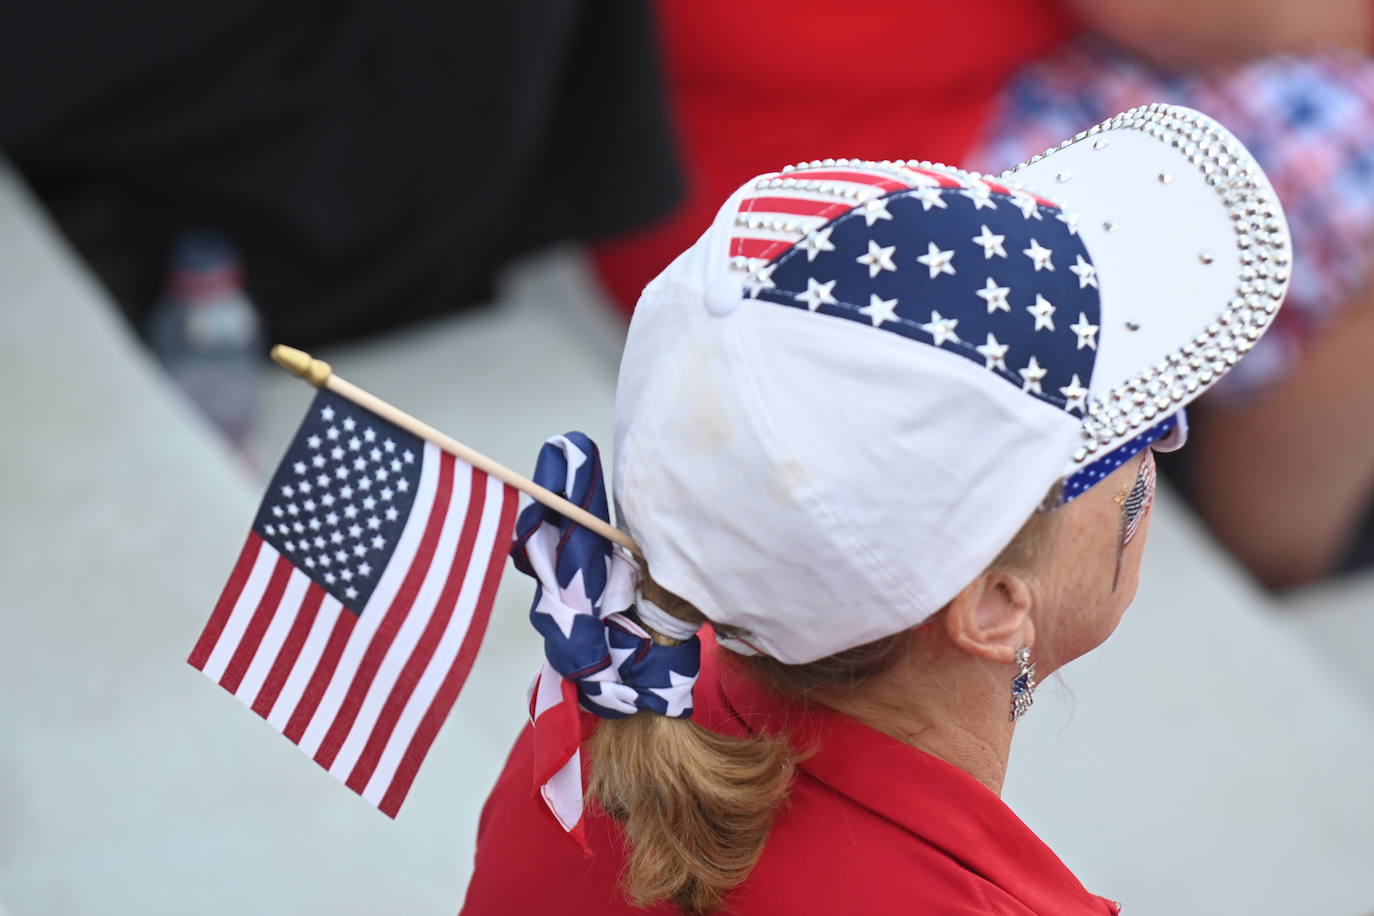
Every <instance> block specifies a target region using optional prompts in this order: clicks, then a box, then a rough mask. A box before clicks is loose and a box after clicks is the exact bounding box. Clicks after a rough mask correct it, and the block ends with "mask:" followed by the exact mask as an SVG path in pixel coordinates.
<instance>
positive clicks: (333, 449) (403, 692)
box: [188, 390, 518, 817]
mask: <svg viewBox="0 0 1374 916" xmlns="http://www.w3.org/2000/svg"><path fill="white" fill-rule="evenodd" d="M517 509H518V500H517V494H516V491H515V490H514V489H512V488H511V487H509V486H507V485H505V484H503V483H501V482H500V481H498V480H496V479H494V478H492V477H490V476H488V475H487V474H485V473H483V472H482V471H479V470H477V469H476V468H473V467H471V466H470V465H468V464H465V463H464V462H462V461H460V460H458V459H456V458H454V457H453V456H452V455H450V454H448V453H447V452H444V451H442V450H440V449H439V448H438V447H437V446H435V445H434V444H432V443H429V442H426V441H424V440H422V439H420V438H419V437H417V436H414V435H412V434H411V433H408V432H406V431H404V430H402V429H400V428H399V427H397V426H395V425H393V424H392V423H389V422H387V421H386V420H383V419H382V418H380V417H378V416H376V415H375V414H373V413H371V412H369V411H367V410H364V409H363V408H361V407H359V406H357V405H355V404H353V403H352V402H351V401H348V400H346V399H344V398H342V397H339V396H338V395H336V394H333V393H332V392H329V391H326V390H322V391H320V392H319V394H318V396H317V397H316V398H315V401H314V403H313V404H312V405H311V407H310V412H309V413H308V414H307V416H306V418H305V421H304V422H303V423H302V424H301V427H300V430H299V431H298V432H297V433H296V437H295V439H294V440H293V441H292V443H291V447H290V448H289V449H288V450H287V453H286V457H285V458H284V459H283V460H282V463H281V465H280V467H278V468H277V471H276V474H275V475H274V476H273V478H272V483H271V486H270V488H269V489H268V491H267V496H266V498H264V499H263V502H262V506H261V507H260V508H259V509H258V515H257V518H256V519H255V520H254V522H253V527H252V530H251V531H250V532H249V534H248V541H247V543H246V544H245V545H244V547H243V551H242V552H241V553H240V554H239V558H238V562H237V563H235V564H234V569H233V572H232V573H231V574H230V576H229V583H228V584H227V585H226V586H225V588H224V594H223V595H221V596H220V599H219V603H218V604H217V605H216V606H215V610H214V613H212V614H211V616H210V621H209V623H207V624H206V626H205V630H204V632H203V633H202V634H201V637H200V640H199V641H198V642H197V643H196V647H195V649H194V650H193V651H192V652H191V656H190V658H189V659H188V661H189V662H190V663H191V665H193V666H194V667H196V668H198V669H200V670H201V671H203V672H204V673H205V674H206V675H207V676H209V677H210V678H212V679H213V680H214V681H216V682H217V683H218V684H220V686H222V687H224V689H226V690H228V691H229V692H230V693H232V694H233V695H234V696H236V697H238V699H239V700H240V701H241V702H243V703H244V705H246V706H248V707H249V708H250V709H252V710H253V711H254V712H255V713H257V714H258V715H259V716H262V717H263V718H264V719H266V720H267V721H268V722H269V723H271V725H272V726H273V727H274V728H276V729H277V730H278V731H280V732H281V733H282V734H284V735H286V737H287V738H289V739H290V740H291V741H292V742H294V743H295V744H296V745H298V746H299V747H300V748H301V750H303V751H305V752H306V753H307V754H309V755H310V756H311V757H313V758H314V759H315V761H316V762H317V763H318V764H319V765H320V766H322V767H324V768H325V769H326V770H328V771H329V772H330V773H331V774H333V775H334V776H335V777H336V778H337V779H339V780H340V781H341V782H343V783H344V784H345V785H347V786H348V787H349V788H350V789H352V790H353V791H355V792H357V793H358V794H360V795H362V796H363V797H364V798H365V799H367V800H368V801H370V802H372V803H373V804H374V805H376V806H377V807H378V808H380V809H381V810H382V811H383V812H384V813H385V814H387V815H388V816H391V817H395V816H396V812H397V810H398V809H399V808H400V806H401V802H402V801H404V799H405V796H406V793H407V792H408V791H409V789H410V785H411V782H412V781H413V780H414V778H415V773H416V771H417V770H418V769H419V766H420V762H421V761H422V760H423V759H424V756H425V754H426V753H427V752H428V751H429V747H430V745H431V744H432V743H433V741H434V737H435V735H436V734H437V733H438V730H439V726H440V725H441V724H442V723H443V721H444V718H445V717H446V716H447V715H448V712H449V710H450V709H451V708H452V707H453V703H454V701H455V700H456V699H457V697H458V692H459V690H460V689H461V688H462V686H463V682H464V680H465V679H466V678H467V674H468V671H469V669H470V668H471V667H472V662H473V658H474V656H475V655H476V653H477V647H478V646H479V645H480V643H481V641H482V634H483V632H484V631H485V629H486V625H487V618H488V616H489V615H490V612H491V606H492V601H493V598H494V596H495V592H496V586H497V584H498V583H499V581H500V579H501V572H502V569H503V566H504V563H505V559H506V554H507V551H508V550H509V549H510V545H511V538H512V533H513V529H514V524H515V515H516V511H517Z"/></svg>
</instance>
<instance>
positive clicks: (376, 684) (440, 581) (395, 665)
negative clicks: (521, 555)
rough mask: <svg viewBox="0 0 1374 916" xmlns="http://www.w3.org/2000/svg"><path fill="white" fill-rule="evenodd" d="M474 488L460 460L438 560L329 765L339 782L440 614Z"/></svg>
mask: <svg viewBox="0 0 1374 916" xmlns="http://www.w3.org/2000/svg"><path fill="white" fill-rule="evenodd" d="M471 486H472V466H471V465H468V464H464V463H463V462H461V461H455V462H454V474H453V492H452V494H451V495H450V497H449V503H448V512H447V513H446V514H445V516H444V527H443V529H442V530H441V531H440V533H439V543H438V545H437V546H436V547H435V550H434V559H433V560H432V561H430V564H429V569H428V570H427V571H426V572H425V578H424V581H423V582H421V583H420V590H419V591H418V592H417V593H416V595H415V600H414V601H413V602H412V603H411V605H410V610H409V611H408V612H407V613H406V616H405V618H404V619H403V620H402V622H401V627H400V629H399V630H397V631H396V637H395V638H394V639H393V640H392V641H391V645H390V646H389V647H387V650H386V655H385V656H383V658H382V663H381V665H380V666H378V668H377V674H376V676H375V677H374V678H373V679H372V683H371V684H370V685H369V686H368V688H367V696H366V697H364V698H363V703H362V706H360V707H359V708H358V715H357V717H356V718H354V720H353V726H352V727H351V728H350V729H349V731H348V737H346V738H345V739H344V742H343V744H342V745H340V747H339V753H338V755H337V756H336V757H335V758H334V763H333V764H332V765H331V766H330V767H329V772H331V773H333V774H334V775H335V776H337V777H339V778H340V779H347V778H348V774H349V771H351V770H352V769H353V764H355V763H357V762H358V757H359V755H361V754H362V752H363V746H364V745H366V744H367V739H368V737H369V736H370V735H371V734H372V729H373V726H375V725H376V724H377V717H378V716H379V715H380V714H381V712H382V705H383V704H384V703H386V698H387V697H388V696H390V695H391V691H392V690H393V689H394V688H395V686H396V679H397V678H398V677H400V674H401V669H403V668H404V667H405V664H406V661H407V660H408V659H409V658H410V656H411V653H412V652H414V651H415V645H416V643H418V642H419V641H420V636H421V634H423V633H424V630H425V627H426V626H427V625H428V624H429V621H430V620H431V619H432V618H433V617H434V613H435V611H436V610H438V605H439V597H440V595H441V594H442V592H443V590H444V583H445V582H446V581H447V580H448V573H449V570H450V569H452V568H453V553H454V551H455V550H456V549H457V548H458V539H459V537H460V536H461V535H462V533H463V522H464V520H465V519H466V516H467V509H468V503H469V502H470V500H471V498H472V493H471Z"/></svg>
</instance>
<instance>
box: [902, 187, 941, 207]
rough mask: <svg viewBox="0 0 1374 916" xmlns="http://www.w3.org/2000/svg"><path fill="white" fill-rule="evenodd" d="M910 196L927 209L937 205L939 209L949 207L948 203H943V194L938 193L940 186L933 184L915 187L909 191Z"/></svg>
mask: <svg viewBox="0 0 1374 916" xmlns="http://www.w3.org/2000/svg"><path fill="white" fill-rule="evenodd" d="M911 196H912V197H914V198H916V199H917V200H919V201H920V202H921V207H922V208H924V209H926V210H929V209H930V208H931V207H938V208H939V209H941V210H947V209H949V204H947V203H945V196H944V194H942V193H940V188H937V187H935V186H934V185H927V186H926V187H922V188H917V189H916V190H915V191H912V192H911Z"/></svg>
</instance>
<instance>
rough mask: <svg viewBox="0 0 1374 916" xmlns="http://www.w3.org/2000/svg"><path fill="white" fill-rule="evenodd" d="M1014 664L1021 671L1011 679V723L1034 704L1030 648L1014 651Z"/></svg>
mask: <svg viewBox="0 0 1374 916" xmlns="http://www.w3.org/2000/svg"><path fill="white" fill-rule="evenodd" d="M1016 664H1017V665H1019V666H1020V667H1021V670H1020V671H1018V672H1017V673H1016V677H1014V678H1012V679H1011V721H1013V722H1015V721H1016V720H1017V719H1019V718H1021V717H1022V716H1024V715H1025V714H1026V710H1028V709H1030V708H1031V704H1032V703H1034V702H1035V662H1033V661H1031V660H1030V646H1022V647H1021V648H1019V649H1017V650H1016Z"/></svg>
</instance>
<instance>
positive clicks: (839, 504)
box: [616, 105, 1289, 662]
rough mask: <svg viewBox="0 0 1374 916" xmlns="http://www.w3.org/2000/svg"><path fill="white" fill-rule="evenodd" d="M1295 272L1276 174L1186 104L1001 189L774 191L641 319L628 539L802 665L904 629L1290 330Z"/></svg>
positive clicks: (636, 327) (838, 182)
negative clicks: (1287, 308)
mask: <svg viewBox="0 0 1374 916" xmlns="http://www.w3.org/2000/svg"><path fill="white" fill-rule="evenodd" d="M1288 265H1289V244H1288V235H1287V227H1286V224H1285V222H1284V219H1283V214H1282V210H1281V208H1280V207H1279V204H1278V202H1277V199H1276V198H1275V197H1274V194H1273V192H1272V189H1271V188H1270V186H1269V184H1268V182H1267V180H1266V179H1265V177H1264V175H1263V173H1262V171H1261V170H1260V169H1259V167H1258V166H1257V165H1256V164H1255V162H1254V160H1253V158H1252V157H1251V156H1250V155H1249V153H1248V152H1247V151H1246V150H1245V149H1244V148H1243V147H1242V146H1241V144H1240V143H1239V142H1238V141H1236V140H1235V138H1234V137H1232V136H1231V134H1230V133H1228V132H1227V131H1226V130H1225V129H1224V128H1223V127H1221V126H1220V125H1219V124H1217V123H1216V122H1215V121H1213V120H1211V119H1210V118H1207V117H1206V116H1205V115H1201V114H1199V113H1197V112H1194V111H1190V110H1188V109H1182V108H1177V107H1170V106H1164V105H1152V106H1148V107H1146V108H1141V109H1136V110H1133V111H1130V112H1126V113H1124V114H1122V115H1119V116H1117V117H1115V118H1112V119H1110V120H1108V121H1106V122H1104V123H1102V124H1100V125H1097V126H1096V127H1093V128H1092V129H1091V130H1088V131H1085V132H1083V133H1082V134H1079V135H1078V136H1076V137H1074V138H1071V139H1069V140H1067V141H1065V143H1064V144H1062V145H1061V146H1060V147H1058V148H1056V149H1054V150H1050V151H1047V152H1046V153H1045V154H1043V155H1041V156H1037V157H1035V158H1034V159H1032V160H1031V161H1030V162H1028V163H1025V164H1023V165H1021V166H1018V167H1016V168H1014V169H1012V170H1009V171H1008V172H1006V173H1004V174H1002V175H1000V176H996V177H989V176H985V175H978V174H974V173H970V172H965V171H961V170H959V169H954V168H949V167H946V166H941V165H937V164H933V163H929V162H919V161H910V160H893V161H881V162H875V161H869V160H854V159H827V160H818V161H812V162H806V163H801V164H798V165H794V166H789V167H787V168H785V169H783V170H781V171H779V172H774V173H769V174H766V175H762V176H760V177H759V178H757V179H755V180H753V181H751V182H749V183H747V184H746V185H744V186H743V187H742V188H741V189H740V190H739V191H737V192H736V193H735V194H734V195H733V196H732V197H731V198H730V200H728V201H727V202H726V204H725V205H724V206H723V207H722V208H721V210H720V212H719V214H718V216H717V218H716V220H715V222H714V224H713V225H712V227H711V228H710V229H709V230H708V231H707V233H706V234H705V235H704V236H703V237H702V238H701V240H699V241H698V243H697V244H696V245H695V246H693V248H692V249H690V250H689V251H688V252H687V253H685V254H684V255H683V256H682V257H680V258H679V259H678V260H677V261H676V262H674V264H673V265H672V266H671V267H669V268H668V269H667V270H666V271H664V273H663V274H662V275H660V277H658V278H657V279H656V280H655V281H654V282H653V283H651V284H650V285H649V287H648V288H647V289H646V291H645V295H644V297H643V299H642V300H641V303H640V306H639V309H638V311H637V313H636V317H635V319H634V322H633V323H632V327H631V333H630V338H629V341H628V343H627V347H626V352H625V357H624V360H623V362H622V368H621V388H620V393H619V400H618V404H617V427H618V435H617V449H616V456H617V461H616V482H617V487H616V494H617V498H618V500H619V502H620V504H621V507H622V509H623V510H624V519H625V521H626V522H627V524H628V526H629V527H630V530H631V533H632V534H633V535H634V537H635V538H636V540H637V542H638V543H639V544H640V546H641V547H642V548H643V549H644V550H645V556H646V559H647V560H648V562H649V566H650V569H651V570H652V574H653V575H654V576H655V578H656V579H657V580H658V581H659V582H660V583H661V584H663V585H664V586H665V587H667V588H669V589H670V590H672V591H675V592H677V593H678V594H679V595H681V596H682V597H684V598H686V599H688V600H689V601H692V602H693V603H694V604H696V605H697V606H698V607H699V608H700V609H701V610H702V611H703V612H705V613H706V614H707V616H708V617H711V619H713V620H716V621H717V622H721V623H729V624H731V625H734V626H736V627H738V628H739V629H741V630H743V631H745V632H746V633H753V634H754V635H755V637H756V638H755V639H750V640H749V642H750V644H752V645H757V646H759V648H760V649H762V650H763V651H767V652H769V653H770V654H773V655H775V656H776V657H778V658H780V659H781V660H783V661H789V662H805V661H809V660H812V659H814V658H818V657H822V656H823V655H827V654H830V653H832V652H835V651H839V650H841V649H844V648H847V647H849V646H853V645H858V644H860V643H862V642H865V641H868V640H871V639H875V638H878V637H880V636H883V635H887V634H889V633H892V632H896V631H897V630H899V629H902V628H905V627H907V626H911V625H913V624H915V623H918V622H919V621H920V620H921V619H923V618H924V617H925V616H927V615H929V614H930V613H933V612H934V611H935V610H938V608H939V607H941V606H943V604H944V603H945V602H947V601H948V599H949V598H950V597H952V596H953V595H954V594H955V593H956V592H957V591H958V590H959V589H960V588H962V587H963V586H964V585H966V584H967V583H968V582H969V581H971V580H972V578H973V576H975V575H976V574H977V573H978V572H979V571H981V569H982V568H984V567H985V566H986V564H987V562H989V561H990V560H991V559H992V558H993V557H995V556H996V554H997V553H998V552H999V551H1000V549H1001V548H1002V547H1003V546H1005V544H1006V543H1007V541H1008V540H1010V538H1011V536H1012V535H1013V534H1014V533H1015V531H1016V529H1017V528H1019V526H1020V524H1021V523H1022V522H1023V521H1024V520H1025V518H1026V517H1027V516H1028V515H1029V514H1030V512H1031V511H1032V510H1033V508H1034V507H1035V506H1036V505H1037V504H1038V503H1039V502H1040V500H1041V499H1043V497H1044V495H1045V493H1046V492H1047V491H1048V490H1049V489H1050V488H1051V486H1052V485H1053V484H1055V483H1056V482H1057V481H1062V482H1063V484H1064V487H1063V493H1064V497H1065V498H1066V499H1073V498H1075V497H1076V496H1077V495H1079V494H1081V493H1082V492H1084V491H1085V490H1086V489H1088V488H1089V487H1091V486H1092V485H1093V484H1095V483H1096V482H1098V481H1099V480H1101V479H1102V478H1104V477H1106V476H1107V475H1108V474H1110V473H1111V472H1112V471H1113V470H1115V468H1116V467H1118V466H1120V465H1121V464H1122V463H1124V462H1125V461H1127V460H1129V459H1130V458H1131V457H1132V456H1133V455H1135V454H1137V453H1138V452H1139V451H1140V450H1141V449H1143V448H1146V447H1148V446H1149V445H1150V443H1151V442H1153V441H1155V440H1158V439H1159V438H1160V437H1162V436H1165V435H1168V434H1170V433H1172V432H1173V431H1174V428H1175V426H1177V424H1178V417H1179V415H1180V412H1181V411H1182V409H1183V407H1184V406H1185V405H1186V404H1187V403H1189V402H1191V401H1192V400H1193V399H1195V398H1196V397H1197V396H1198V395H1199V394H1201V393H1202V392H1203V391H1205V390H1206V389H1207V388H1208V387H1209V386H1210V385H1212V384H1214V383H1215V382H1216V381H1217V379H1219V378H1220V377H1221V376H1222V375H1223V374H1225V372H1226V371H1227V370H1228V369H1229V368H1230V367H1231V366H1232V365H1234V364H1235V362H1236V361H1237V360H1239V359H1240V358H1241V357H1242V356H1243V355H1244V354H1245V353H1246V352H1247V351H1248V350H1249V349H1250V347H1251V346H1253V344H1254V342H1255V341H1256V340H1258V338H1259V336H1260V335H1261V334H1263V332H1264V331H1265V330H1266V329H1267V327H1268V326H1269V324H1270V323H1271V322H1272V320H1273V316H1274V314H1275V312H1276V311H1277V309H1278V307H1279V304H1280V302H1281V301H1282V298H1283V295H1284V292H1285V290H1286V287H1287V282H1288ZM770 521H771V522H772V523H773V524H772V526H770V524H769V523H770ZM765 528H769V531H767V532H765V530H764V529H765ZM894 544H896V545H897V546H895V547H894V546H893V545H894ZM923 544H925V545H928V548H929V549H928V550H927V551H926V555H927V556H928V559H924V560H923V559H921V558H920V556H919V554H920V548H921V545H923ZM745 556H752V557H754V558H755V560H756V562H757V563H758V564H762V566H761V567H760V566H754V567H750V566H749V565H748V564H746V563H745V562H744V561H743V559H742V558H743V557H745ZM765 557H766V558H767V559H766V560H765V559H764V558H765ZM760 568H767V569H771V570H773V571H774V572H775V573H776V576H777V579H781V580H783V581H785V582H787V583H788V585H786V586H785V587H784V588H783V590H782V591H783V594H775V595H773V596H772V597H769V596H768V595H767V594H766V589H765V587H763V586H761V585H758V584H755V583H758V582H764V581H766V582H769V583H770V584H771V583H773V582H775V581H777V579H775V578H774V577H772V576H768V575H762V574H759V569H760ZM894 604H900V605H902V607H904V608H905V610H903V611H894V610H893V605H894ZM778 606H785V607H787V608H788V611H786V612H785V613H784V614H783V616H781V617H779V616H778V612H777V611H776V610H775V609H776V608H777V607H778ZM840 608H849V609H852V610H853V613H852V614H849V615H847V616H846V618H845V619H846V625H845V626H835V625H834V620H835V618H836V615H837V613H838V611H837V609H840ZM789 618H791V619H789Z"/></svg>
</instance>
